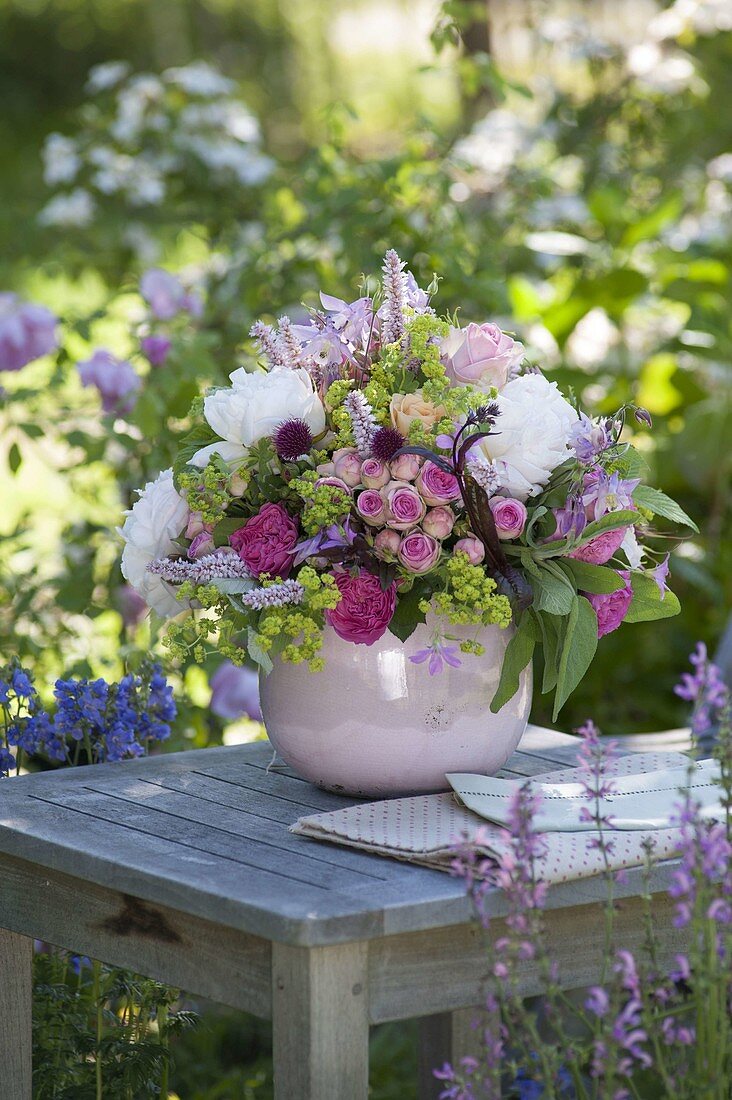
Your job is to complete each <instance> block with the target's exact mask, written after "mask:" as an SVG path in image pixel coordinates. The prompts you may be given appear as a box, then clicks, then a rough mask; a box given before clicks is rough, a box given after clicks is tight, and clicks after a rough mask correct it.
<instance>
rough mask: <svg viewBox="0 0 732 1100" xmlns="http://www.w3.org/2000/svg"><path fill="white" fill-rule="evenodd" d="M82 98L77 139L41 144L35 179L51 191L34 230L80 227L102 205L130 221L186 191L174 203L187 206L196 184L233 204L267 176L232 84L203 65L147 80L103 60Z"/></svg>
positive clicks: (266, 160)
mask: <svg viewBox="0 0 732 1100" xmlns="http://www.w3.org/2000/svg"><path fill="white" fill-rule="evenodd" d="M86 90H87V93H88V95H89V96H90V100H89V102H88V103H87V104H85V106H84V107H83V109H82V111H81V112H80V115H79V118H80V126H79V129H78V131H77V133H75V134H73V135H64V134H55V133H54V134H50V135H49V137H48V138H47V140H46V143H45V147H44V151H43V160H44V176H45V180H46V183H47V184H48V186H49V187H52V188H54V189H56V190H57V193H56V194H55V195H54V196H53V197H52V198H51V200H50V201H49V203H47V205H46V207H45V208H44V210H43V212H42V214H41V224H43V225H59V226H64V227H67V226H68V227H71V226H74V225H76V226H82V227H83V226H86V225H88V224H90V222H91V221H92V220H93V219H94V217H95V216H96V215H97V214H98V213H100V212H101V209H102V206H103V205H104V204H105V203H107V202H109V203H110V204H111V205H112V206H113V210H114V212H115V214H116V215H117V216H120V215H124V214H125V213H127V212H129V213H131V214H132V215H133V216H135V211H137V210H144V209H145V208H156V207H160V206H161V205H162V204H163V203H164V202H166V200H167V199H168V195H169V191H171V190H172V191H174V192H175V193H176V194H177V193H180V192H181V191H183V192H185V189H186V186H188V187H189V189H190V191H191V194H190V195H189V196H185V194H184V195H183V201H185V199H186V198H187V199H188V201H195V200H196V198H200V192H201V187H202V184H201V179H202V177H203V178H204V179H205V181H206V183H205V188H206V191H207V192H211V191H216V190H218V191H219V192H225V190H226V188H229V189H230V190H231V192H232V194H237V196H238V191H237V189H240V188H242V187H258V186H260V185H261V184H262V183H264V182H265V181H266V180H267V179H268V178H269V176H270V175H271V174H272V172H273V170H274V161H273V160H272V159H271V158H270V157H268V156H266V155H265V154H264V153H263V152H262V150H261V147H260V141H261V137H260V130H259V124H258V122H257V120H256V118H255V117H254V116H253V115H252V113H251V111H249V110H248V108H247V107H246V105H245V104H244V103H242V102H241V100H239V99H237V98H236V85H235V83H234V81H232V80H230V79H229V78H228V77H225V76H223V75H222V74H221V73H219V72H218V71H217V70H216V69H215V68H214V67H213V66H212V65H209V64H208V63H205V62H194V63H193V64H191V65H186V66H182V67H177V68H171V69H166V70H165V71H164V72H163V73H162V74H160V75H156V74H154V73H131V72H130V70H129V67H128V66H127V65H125V64H124V63H122V62H108V63H106V64H104V65H99V66H96V68H94V69H93V70H92V71H91V72H90V74H89V79H88V82H87V85H86ZM202 168H203V169H204V170H205V172H203V173H202V171H201V169H202ZM173 183H174V184H175V186H174V188H172V187H170V186H169V185H170V184H173ZM72 184H73V185H75V187H74V189H73V190H71V189H69V188H70V185H72ZM181 185H182V186H181ZM82 196H85V197H82Z"/></svg>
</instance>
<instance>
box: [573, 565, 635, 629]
mask: <svg viewBox="0 0 732 1100" xmlns="http://www.w3.org/2000/svg"><path fill="white" fill-rule="evenodd" d="M614 572H615V573H617V574H618V576H620V577H622V578H623V580H624V581H625V588H618V590H617V591H616V592H604V593H595V592H584V593H583V595H584V596H586V598H587V599H588V600H589V601H590V603H591V604H592V606H593V607H594V609H595V611H596V612H597V636H598V638H602V636H603V635H604V634H611V633H612V631H613V630H617V629H618V627H619V626H620V624H621V623H622V621H623V619H624V618H625V616H626V614H627V612H628V608H629V607H630V601H631V600H632V599H633V589H632V588H631V587H630V570H629V569H616V570H614Z"/></svg>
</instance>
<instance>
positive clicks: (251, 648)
mask: <svg viewBox="0 0 732 1100" xmlns="http://www.w3.org/2000/svg"><path fill="white" fill-rule="evenodd" d="M247 650H248V652H249V656H250V657H251V659H252V660H253V661H254V662H255V663H256V664H258V665H259V667H260V668H261V670H262V672H264V673H265V675H269V673H270V672H271V671H272V669H273V668H274V665H273V664H272V658H271V657H270V655H269V653H267V651H266V650H265V649H263V648H262V645H261V643H260V641H259V635H258V634H257V632H256V630H255V629H254V627H253V626H250V627H249V629H248V630H247Z"/></svg>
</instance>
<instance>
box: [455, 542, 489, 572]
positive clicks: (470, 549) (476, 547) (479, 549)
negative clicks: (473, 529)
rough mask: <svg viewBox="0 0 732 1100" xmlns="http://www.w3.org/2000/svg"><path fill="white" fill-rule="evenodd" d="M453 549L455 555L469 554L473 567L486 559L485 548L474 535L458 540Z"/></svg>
mask: <svg viewBox="0 0 732 1100" xmlns="http://www.w3.org/2000/svg"><path fill="white" fill-rule="evenodd" d="M452 549H453V553H454V554H458V553H462V554H467V555H468V561H469V562H470V564H471V565H480V563H481V562H482V561H483V560H484V558H485V546H484V545H483V543H482V542H481V541H480V539H476V538H475V536H474V535H469V536H468V537H467V538H464V539H458V540H457V542H456V543H455V545H454V546H453V548H452Z"/></svg>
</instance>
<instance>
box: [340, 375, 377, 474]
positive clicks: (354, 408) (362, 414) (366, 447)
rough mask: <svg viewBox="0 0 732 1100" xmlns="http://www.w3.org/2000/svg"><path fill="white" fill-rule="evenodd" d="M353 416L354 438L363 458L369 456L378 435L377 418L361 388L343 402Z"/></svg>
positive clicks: (351, 416)
mask: <svg viewBox="0 0 732 1100" xmlns="http://www.w3.org/2000/svg"><path fill="white" fill-rule="evenodd" d="M343 405H344V408H345V409H346V412H347V413H348V415H349V416H350V418H351V427H352V428H353V438H354V440H355V442H356V447H357V449H358V452H359V454H360V455H361V457H362V458H369V457H370V455H371V451H372V448H373V445H374V437H375V435H376V420H375V419H374V414H373V411H372V409H371V405H370V404H369V402H368V400H367V399H366V397H364V395H363V393H362V392H361V390H353V391H352V392H351V393H349V395H348V397H347V398H346V400H345V401H344V402H343Z"/></svg>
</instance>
